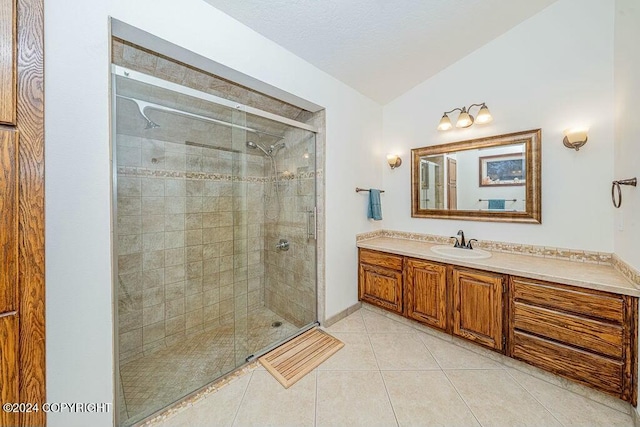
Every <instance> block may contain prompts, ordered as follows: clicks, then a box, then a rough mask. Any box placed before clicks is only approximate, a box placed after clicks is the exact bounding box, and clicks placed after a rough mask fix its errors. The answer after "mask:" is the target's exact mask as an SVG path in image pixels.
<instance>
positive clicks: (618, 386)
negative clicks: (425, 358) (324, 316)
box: [358, 249, 638, 406]
mask: <svg viewBox="0 0 640 427" xmlns="http://www.w3.org/2000/svg"><path fill="white" fill-rule="evenodd" d="M359 261H360V265H359V278H358V293H359V299H360V300H361V301H366V302H368V303H371V304H373V305H376V306H378V307H382V308H385V309H387V310H390V311H393V312H395V313H398V314H401V315H403V316H404V317H407V318H409V319H413V320H417V321H419V322H420V323H423V324H425V325H428V326H431V327H434V328H438V329H441V330H443V331H446V332H448V333H450V334H453V335H457V336H459V337H462V338H465V339H467V340H471V341H473V342H475V343H477V344H480V345H483V346H485V347H488V348H491V349H493V350H495V351H498V352H501V353H504V354H506V355H507V356H509V357H512V358H514V359H518V360H521V361H523V362H526V363H528V364H530V365H533V366H536V367H538V368H541V369H544V370H546V371H549V372H552V373H554V374H557V375H560V376H563V377H565V378H568V379H570V380H573V381H576V382H578V383H580V384H583V385H586V386H589V387H592V388H594V389H597V390H600V391H603V392H606V393H609V394H611V395H614V396H616V397H618V398H620V399H622V400H625V401H627V402H630V403H632V404H633V405H634V406H635V405H637V388H638V384H637V382H638V379H637V378H638V366H637V365H638V361H637V351H636V349H637V347H638V337H637V334H638V327H637V322H638V298H636V297H631V296H626V295H619V294H613V293H609V292H602V291H597V290H592V289H586V288H581V287H575V286H568V285H561V284H557V283H550V282H544V281H540V280H534V279H526V278H521V277H515V276H505V275H501V274H495V273H491V272H487V271H480V270H472V269H469V268H464V267H458V266H454V265H446V264H440V263H437V262H431V261H426V260H422V259H415V258H408V257H402V256H399V255H393V254H388V253H384V252H377V251H372V250H368V249H360V250H359Z"/></svg>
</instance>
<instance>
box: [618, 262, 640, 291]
mask: <svg viewBox="0 0 640 427" xmlns="http://www.w3.org/2000/svg"><path fill="white" fill-rule="evenodd" d="M611 264H612V265H613V268H615V269H616V270H618V271H619V272H620V274H622V275H623V276H624V277H626V278H627V279H629V280H630V281H631V282H632V283H633V284H634V285H636V286H637V287H639V288H640V271H638V270H636V269H635V268H633V267H631V266H630V265H629V264H627V263H626V262H624V261H623V260H622V259H621V258H620V257H619V256H618V255H616V254H613V258H612V259H611Z"/></svg>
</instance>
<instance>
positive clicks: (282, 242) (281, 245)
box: [276, 239, 289, 251]
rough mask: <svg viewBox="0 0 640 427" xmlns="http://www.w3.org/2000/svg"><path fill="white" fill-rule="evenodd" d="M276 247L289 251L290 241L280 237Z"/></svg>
mask: <svg viewBox="0 0 640 427" xmlns="http://www.w3.org/2000/svg"><path fill="white" fill-rule="evenodd" d="M276 249H278V250H281V251H288V250H289V241H288V240H285V239H280V241H279V242H278V243H276Z"/></svg>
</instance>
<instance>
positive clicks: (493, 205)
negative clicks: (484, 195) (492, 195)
mask: <svg viewBox="0 0 640 427" xmlns="http://www.w3.org/2000/svg"><path fill="white" fill-rule="evenodd" d="M489 209H503V210H504V199H489Z"/></svg>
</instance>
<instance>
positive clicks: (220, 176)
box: [118, 166, 323, 182]
mask: <svg viewBox="0 0 640 427" xmlns="http://www.w3.org/2000/svg"><path fill="white" fill-rule="evenodd" d="M118 175H123V176H136V177H154V178H184V179H197V180H208V181H228V182H270V181H273V180H274V179H273V178H271V179H270V178H268V177H266V176H238V175H233V174H225V173H212V172H185V171H171V170H163V169H147V168H139V167H134V166H120V167H118ZM322 175H323V172H322V169H318V170H316V171H310V172H301V173H298V174H295V173H293V172H283V173H280V174H279V175H278V177H277V178H276V181H278V182H280V181H292V180H294V179H312V178H315V177H322Z"/></svg>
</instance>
